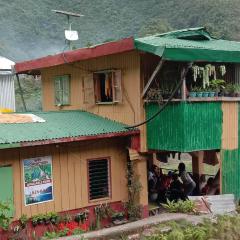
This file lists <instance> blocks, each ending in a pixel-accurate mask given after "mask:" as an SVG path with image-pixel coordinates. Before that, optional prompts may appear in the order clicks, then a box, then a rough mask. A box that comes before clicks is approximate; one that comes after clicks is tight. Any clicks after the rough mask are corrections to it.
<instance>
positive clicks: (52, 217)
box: [50, 212, 59, 225]
mask: <svg viewBox="0 0 240 240" xmlns="http://www.w3.org/2000/svg"><path fill="white" fill-rule="evenodd" d="M58 221H59V216H58V214H57V213H56V212H51V213H50V222H51V223H52V224H54V225H55V224H57V223H58Z"/></svg>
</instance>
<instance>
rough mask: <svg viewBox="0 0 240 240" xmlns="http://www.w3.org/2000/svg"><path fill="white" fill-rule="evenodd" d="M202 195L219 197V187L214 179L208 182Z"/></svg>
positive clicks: (211, 178)
mask: <svg viewBox="0 0 240 240" xmlns="http://www.w3.org/2000/svg"><path fill="white" fill-rule="evenodd" d="M201 194H202V195H217V194H219V185H218V184H215V182H214V178H213V177H210V178H209V179H208V180H207V184H206V185H205V187H204V188H203V189H202V192H201Z"/></svg>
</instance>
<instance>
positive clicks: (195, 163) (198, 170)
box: [192, 151, 204, 188]
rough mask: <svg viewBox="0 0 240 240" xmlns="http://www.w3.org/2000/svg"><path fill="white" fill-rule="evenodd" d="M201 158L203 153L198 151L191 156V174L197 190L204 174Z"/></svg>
mask: <svg viewBox="0 0 240 240" xmlns="http://www.w3.org/2000/svg"><path fill="white" fill-rule="evenodd" d="M203 157H204V151H199V152H196V153H195V154H193V155H192V173H193V178H194V180H195V181H197V182H196V184H197V188H199V186H198V182H199V179H200V177H201V175H202V174H203V172H204V166H203Z"/></svg>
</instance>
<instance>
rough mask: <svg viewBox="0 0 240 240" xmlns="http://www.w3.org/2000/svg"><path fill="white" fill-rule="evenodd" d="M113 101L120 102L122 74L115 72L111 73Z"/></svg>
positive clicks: (119, 71) (118, 71)
mask: <svg viewBox="0 0 240 240" xmlns="http://www.w3.org/2000/svg"><path fill="white" fill-rule="evenodd" d="M113 101H114V102H118V103H121V102H122V72H121V70H116V71H114V72H113Z"/></svg>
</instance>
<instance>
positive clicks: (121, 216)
mask: <svg viewBox="0 0 240 240" xmlns="http://www.w3.org/2000/svg"><path fill="white" fill-rule="evenodd" d="M124 219H125V214H124V212H115V213H113V214H112V221H113V222H114V221H117V220H118V221H123V220H124Z"/></svg>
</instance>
